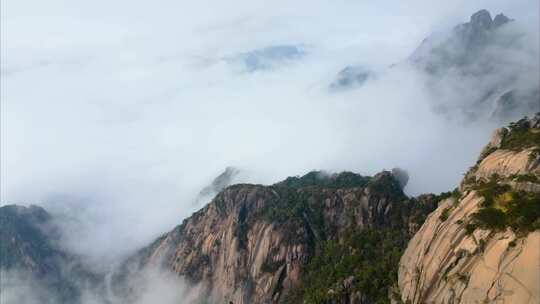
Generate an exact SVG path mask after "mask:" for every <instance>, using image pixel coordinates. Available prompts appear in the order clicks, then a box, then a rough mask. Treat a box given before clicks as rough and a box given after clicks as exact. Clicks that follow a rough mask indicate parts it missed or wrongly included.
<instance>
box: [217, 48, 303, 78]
mask: <svg viewBox="0 0 540 304" xmlns="http://www.w3.org/2000/svg"><path fill="white" fill-rule="evenodd" d="M305 55H306V51H305V50H304V49H303V48H302V47H300V46H297V45H288V44H283V45H271V46H267V47H264V48H260V49H254V50H250V51H247V52H243V53H239V54H236V55H232V56H228V57H225V58H224V60H225V62H227V63H229V64H233V65H238V66H240V67H241V68H242V70H243V71H245V72H255V71H264V70H269V69H272V68H277V67H279V66H280V65H283V64H287V63H291V62H293V61H295V60H299V59H301V58H303V57H304V56H305Z"/></svg>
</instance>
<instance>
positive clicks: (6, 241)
mask: <svg viewBox="0 0 540 304" xmlns="http://www.w3.org/2000/svg"><path fill="white" fill-rule="evenodd" d="M59 237H60V236H59V233H58V230H57V229H56V227H55V225H54V222H53V217H52V216H51V215H50V214H49V213H47V211H45V210H44V209H43V208H41V207H38V206H30V207H24V206H18V205H6V206H2V207H0V272H1V273H2V280H0V287H1V288H0V290H2V292H3V293H2V297H1V299H2V304H4V303H5V304H11V303H13V304H14V303H25V302H26V303H51V304H58V303H78V301H79V300H80V297H81V289H80V287H81V286H83V285H84V286H97V285H99V283H100V277H99V276H98V275H95V274H93V273H91V272H88V271H87V270H86V269H85V268H84V267H83V266H82V264H81V259H80V257H77V256H74V255H71V254H69V253H67V252H65V251H64V250H62V249H61V248H59V247H58V242H59ZM32 281H33V282H34V283H32V284H30V282H32ZM25 284H28V286H32V285H37V286H39V287H40V288H41V289H43V290H44V291H46V292H38V290H37V288H36V290H29V291H28V292H25V291H24V290H22V291H21V288H24V287H27V286H25Z"/></svg>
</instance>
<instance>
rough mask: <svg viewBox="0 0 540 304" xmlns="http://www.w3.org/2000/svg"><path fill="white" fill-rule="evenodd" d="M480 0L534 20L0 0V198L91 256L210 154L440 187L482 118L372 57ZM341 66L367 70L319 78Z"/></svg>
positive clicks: (281, 173)
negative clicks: (455, 115) (355, 80)
mask: <svg viewBox="0 0 540 304" xmlns="http://www.w3.org/2000/svg"><path fill="white" fill-rule="evenodd" d="M484 7H485V8H488V9H490V10H491V11H492V12H500V11H503V12H505V13H506V14H507V15H508V16H510V17H512V18H515V19H519V20H523V24H524V27H525V28H526V29H528V30H530V31H532V32H533V33H536V35H537V36H538V34H537V33H538V29H537V27H536V23H534V22H533V21H536V22H537V20H538V16H537V15H536V13H534V14H533V13H532V12H537V11H538V9H537V8H538V3H537V2H536V1H535V0H530V1H525V0H519V1H512V2H509V1H487V0H486V1H475V2H474V3H472V2H471V1H464V0H461V1H454V2H451V3H442V2H438V3H437V4H434V3H433V1H427V0H418V1H408V2H406V3H405V2H403V1H389V0H384V1H378V2H377V4H373V3H371V2H366V1H345V0H343V1H342V0H340V1H337V2H335V1H334V2H327V1H297V2H294V3H290V1H278V2H275V3H273V4H272V6H271V7H270V6H269V5H268V3H266V2H262V1H233V2H226V3H225V2H224V3H215V1H214V2H210V1H197V2H178V1H158V2H156V3H152V5H149V4H148V2H143V1H129V2H128V1H115V2H114V3H111V2H105V1H92V2H85V3H77V4H75V3H73V2H72V1H65V0H53V1H47V2H43V1H30V0H21V1H10V2H7V1H4V2H3V3H2V18H1V20H2V27H1V31H2V32H1V34H2V35H1V37H2V38H1V39H2V43H1V45H2V46H1V47H2V49H1V50H2V52H1V56H2V60H1V65H2V78H1V86H2V90H1V92H0V94H1V95H0V99H1V107H2V108H1V111H0V112H1V114H0V115H1V147H0V148H1V155H2V158H1V177H2V178H1V188H2V193H1V195H2V197H1V201H2V203H34V204H42V205H45V206H46V207H47V208H48V209H49V210H50V211H51V212H53V213H55V214H64V215H65V216H66V220H65V222H64V225H65V229H64V231H65V232H66V235H65V244H64V245H65V246H66V247H67V248H69V250H71V251H74V252H76V253H79V254H82V255H85V256H88V257H89V260H91V261H93V262H92V263H98V264H99V263H100V262H101V263H103V264H105V265H108V264H110V263H111V261H115V260H118V259H120V258H122V257H124V256H126V255H127V254H129V253H130V252H132V251H133V250H135V249H137V248H140V247H141V246H143V245H145V244H147V243H148V242H149V241H150V240H152V239H153V238H154V237H155V236H156V235H158V234H160V233H163V232H164V231H167V230H169V229H171V228H172V227H174V225H176V224H178V223H180V222H181V220H182V219H183V218H184V217H186V216H188V215H189V214H190V213H191V212H193V211H194V208H195V206H193V204H192V202H193V201H194V199H195V198H196V197H197V195H198V193H199V192H200V190H201V189H202V187H203V186H205V185H206V184H208V181H211V180H212V179H213V178H214V177H215V176H216V175H217V174H219V172H221V171H222V170H223V169H224V168H225V167H227V166H237V167H239V168H242V169H245V170H247V172H250V174H247V175H245V176H244V175H243V179H242V180H240V181H242V182H254V183H267V184H268V183H273V182H277V181H279V180H281V179H284V178H285V177H286V176H289V175H299V174H303V173H306V172H308V171H311V170H317V169H320V170H328V171H340V170H349V171H356V172H359V173H362V174H374V173H376V172H378V171H380V170H382V169H391V168H394V167H401V168H404V169H406V170H407V171H408V172H409V174H410V181H409V183H408V185H407V188H406V191H408V192H409V193H411V194H418V193H421V192H428V191H433V192H438V191H446V190H449V189H451V188H453V187H455V186H456V185H457V183H458V181H459V180H460V179H461V176H462V173H464V172H465V171H466V170H467V167H468V166H470V165H472V164H474V162H475V159H476V156H477V154H478V152H479V151H480V149H481V147H482V146H483V145H484V143H486V142H487V140H488V138H489V134H490V133H491V131H492V129H493V128H494V127H496V126H498V123H494V122H483V123H477V124H473V125H464V124H462V122H461V121H457V120H451V119H445V118H443V117H441V116H440V115H436V114H434V113H433V100H432V99H433V97H432V95H430V94H429V92H427V91H426V90H424V87H423V83H424V81H425V79H424V78H423V77H424V76H423V75H421V74H418V73H416V72H414V71H413V70H412V69H410V68H409V67H406V66H400V67H397V68H394V69H388V68H387V67H388V66H389V65H391V64H393V63H397V62H402V61H403V60H405V59H406V58H407V57H408V56H409V55H410V54H411V53H412V51H413V50H414V49H415V47H416V46H418V44H419V43H420V42H421V41H422V39H423V38H424V37H426V36H427V35H428V34H429V33H431V32H433V31H437V30H442V29H445V28H448V27H450V26H452V25H455V24H457V23H460V22H463V21H466V20H467V19H468V17H469V15H470V14H471V13H473V12H474V11H476V10H478V9H480V8H484ZM300 46H306V47H307V48H308V52H307V53H308V55H306V56H300V54H303V51H302V50H301V49H300ZM283 47H284V49H283ZM276 48H277V49H276ZM276 50H277V55H275V54H276V53H275V51H276ZM282 51H284V53H283V52H282ZM532 55H536V53H533V54H532ZM223 58H236V59H234V60H233V61H235V60H239V61H240V62H241V63H242V64H247V68H248V69H249V68H254V67H257V68H259V67H266V66H267V65H270V66H274V65H276V64H277V65H278V66H279V68H275V69H269V70H265V71H264V72H263V73H245V72H242V71H238V70H235V69H234V68H231V65H230V64H229V63H228V62H227V60H225V61H224V60H222V59H223ZM246 58H247V59H246ZM249 58H255V59H254V61H253V60H252V59H249ZM283 58H285V61H286V62H287V63H289V62H290V61H291V60H290V59H291V58H292V59H293V60H292V61H293V63H294V64H282V63H283V61H282V60H283ZM515 58H521V57H515ZM267 61H269V63H268V62H267ZM246 62H247V63H246ZM253 62H254V63H253ZM349 65H361V66H368V67H369V68H370V69H373V70H374V71H375V72H376V74H377V79H370V81H368V82H366V83H365V84H364V86H362V88H361V89H358V90H350V91H346V92H340V94H331V93H329V92H328V90H327V88H328V85H329V84H330V83H331V82H332V81H333V80H334V79H335V75H336V74H337V73H338V72H339V71H340V70H342V69H343V68H344V67H346V66H349ZM464 91H465V90H458V91H456V92H449V93H448V95H444V96H445V98H448V99H451V98H453V97H456V96H460V95H461V94H463V93H464ZM465 93H466V92H465ZM444 100H446V99H444ZM81 240H84V241H81Z"/></svg>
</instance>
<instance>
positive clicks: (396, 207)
mask: <svg viewBox="0 0 540 304" xmlns="http://www.w3.org/2000/svg"><path fill="white" fill-rule="evenodd" d="M432 200H433V198H431V197H425V198H422V199H418V200H411V199H408V198H407V197H406V196H405V195H404V194H403V192H402V189H401V186H400V184H399V182H398V181H397V180H396V179H395V178H394V176H393V175H392V173H390V172H386V171H384V172H381V173H379V174H377V175H376V176H374V177H371V178H368V177H362V176H359V175H356V174H353V173H341V174H336V175H330V176H329V175H326V174H323V173H321V172H311V173H309V174H307V175H305V176H303V177H293V178H288V179H287V180H285V181H283V182H281V183H278V184H275V185H272V186H262V185H248V184H240V185H234V186H230V187H227V188H226V189H225V190H223V191H222V192H221V193H219V194H218V195H217V196H216V197H215V198H214V199H213V200H212V201H211V202H210V203H209V204H208V205H207V206H206V207H204V208H203V209H201V210H200V211H198V212H196V213H194V214H193V215H192V216H191V217H190V218H188V219H186V220H185V221H184V222H183V223H182V225H180V226H178V227H176V228H175V229H174V230H173V231H171V232H169V233H167V234H165V235H164V236H163V237H162V238H160V239H158V240H157V241H156V242H154V243H153V244H152V245H150V246H149V247H148V248H146V249H144V250H143V251H142V252H141V254H140V256H139V258H140V262H139V263H140V265H141V266H142V267H147V266H160V267H164V268H165V269H168V270H171V271H173V272H175V273H177V274H178V275H181V276H183V277H185V278H186V279H188V280H189V282H191V283H192V284H194V285H198V286H204V287H203V288H202V290H204V292H205V293H206V296H209V297H210V298H211V299H214V301H215V302H218V303H223V302H226V303H229V301H230V302H232V303H235V304H237V303H270V302H272V303H279V302H282V301H283V300H284V298H285V296H286V295H287V294H288V293H289V292H290V291H291V290H293V289H294V288H296V287H297V286H299V285H300V283H301V280H302V276H303V273H304V270H305V269H304V268H305V266H306V264H307V263H308V262H309V260H310V259H311V258H313V257H314V256H315V255H317V252H318V245H319V243H321V242H323V241H324V240H339V239H340V238H341V237H343V235H344V234H345V231H347V230H348V229H350V228H354V229H360V230H361V229H368V228H374V229H377V228H383V227H388V228H390V227H392V228H394V229H397V230H399V231H402V232H403V237H404V238H408V237H410V236H411V235H412V234H413V233H414V232H415V231H416V229H418V228H419V225H418V224H416V223H418V220H417V218H419V217H425V216H426V215H427V214H428V213H429V212H430V211H431V210H433V208H434V207H435V206H434V204H432V203H431V202H432ZM351 280H354V279H351ZM349 283H350V284H352V283H351V282H349ZM350 284H349V285H350ZM350 297H352V298H358V299H362V298H365V297H362V296H361V295H360V294H357V293H355V294H351V295H350V296H349V297H348V298H350ZM364 300H365V299H364ZM367 301H368V302H369V299H368V300H367ZM347 303H348V302H347ZM351 303H365V301H361V302H358V301H353V302H351Z"/></svg>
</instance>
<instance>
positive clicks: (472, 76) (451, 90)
mask: <svg viewBox="0 0 540 304" xmlns="http://www.w3.org/2000/svg"><path fill="white" fill-rule="evenodd" d="M535 39H536V38H535V37H532V36H531V34H530V33H527V32H526V31H525V30H524V29H523V28H522V27H521V25H520V24H519V22H517V21H514V20H512V19H510V18H508V17H506V16H505V15H503V14H498V15H497V16H495V18H492V17H491V14H490V13H489V12H488V11H487V10H480V11H478V12H476V13H475V14H473V15H472V16H471V17H470V20H469V22H465V23H463V24H459V25H457V26H455V27H454V28H453V29H452V30H449V31H446V32H441V33H433V34H431V35H430V36H429V37H427V38H425V39H424V41H423V42H422V43H421V44H420V45H419V46H418V47H417V48H416V50H415V51H414V52H413V53H412V54H411V55H410V56H409V57H408V58H407V60H406V61H405V62H401V63H398V64H395V65H392V66H391V67H389V68H390V69H393V68H409V67H412V72H413V73H416V72H418V73H419V76H421V78H422V79H424V81H425V83H424V87H425V88H426V89H427V93H428V95H429V98H430V99H431V102H432V107H433V110H434V111H435V112H437V113H439V114H441V115H444V116H447V117H450V118H455V117H459V118H463V120H465V121H479V120H480V121H485V120H492V121H496V122H502V123H506V122H509V121H512V120H516V119H519V118H521V117H523V116H525V115H531V114H534V113H536V112H537V111H539V110H540V90H539V85H540V75H539V73H538V70H539V69H540V65H539V59H538V58H539V56H540V53H539V48H538V45H537V44H536V43H535V41H536V40H535ZM373 78H374V73H373V72H372V71H370V70H369V69H367V68H365V67H362V66H358V65H354V66H347V67H345V68H344V69H342V70H341V71H340V72H339V73H338V74H337V75H336V79H335V80H334V81H333V82H332V83H331V84H330V89H331V91H334V92H336V91H340V90H344V89H350V88H360V87H362V86H363V85H364V84H365V83H366V82H367V81H369V80H370V79H373ZM381 81H384V79H381Z"/></svg>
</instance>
